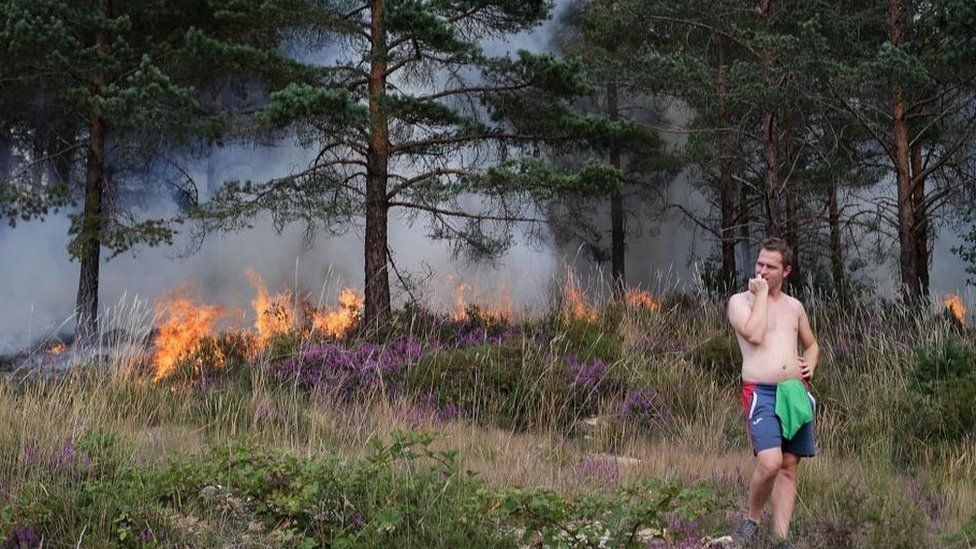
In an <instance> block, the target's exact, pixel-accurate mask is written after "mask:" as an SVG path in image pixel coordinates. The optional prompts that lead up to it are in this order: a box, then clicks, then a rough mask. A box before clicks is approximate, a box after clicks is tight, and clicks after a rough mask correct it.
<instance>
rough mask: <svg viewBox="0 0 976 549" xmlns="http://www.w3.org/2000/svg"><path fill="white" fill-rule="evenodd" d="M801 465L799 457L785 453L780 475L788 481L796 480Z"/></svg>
mask: <svg viewBox="0 0 976 549" xmlns="http://www.w3.org/2000/svg"><path fill="white" fill-rule="evenodd" d="M799 465H800V458H799V456H795V455H793V454H791V453H789V452H783V459H782V461H781V463H780V469H779V475H780V476H781V477H784V478H786V479H787V480H796V470H797V467H798V466H799Z"/></svg>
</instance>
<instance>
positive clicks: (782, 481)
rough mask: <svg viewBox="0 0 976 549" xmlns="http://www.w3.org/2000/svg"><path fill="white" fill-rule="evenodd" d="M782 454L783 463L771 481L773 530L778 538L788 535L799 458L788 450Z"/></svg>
mask: <svg viewBox="0 0 976 549" xmlns="http://www.w3.org/2000/svg"><path fill="white" fill-rule="evenodd" d="M782 455H783V460H782V462H783V464H782V467H780V470H779V474H777V475H776V481H775V482H774V483H773V492H772V501H773V532H774V533H775V534H776V537H778V538H779V539H786V538H787V537H789V535H790V518H791V517H792V516H793V503H794V502H795V501H796V470H797V466H798V465H799V464H800V458H799V457H798V456H796V455H794V454H791V453H789V452H783V454H782Z"/></svg>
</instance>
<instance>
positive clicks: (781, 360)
mask: <svg viewBox="0 0 976 549" xmlns="http://www.w3.org/2000/svg"><path fill="white" fill-rule="evenodd" d="M735 298H736V299H745V300H746V303H747V304H748V307H749V309H750V310H751V309H752V306H753V303H755V301H756V296H755V295H753V294H752V293H751V292H748V291H747V292H742V293H741V294H737V295H736V296H735ZM766 306H767V309H766V331H765V333H764V334H763V339H762V343H761V344H759V345H754V344H752V343H749V342H748V341H747V340H746V339H745V338H744V337H742V335H741V334H739V333H738V332H736V338H738V340H739V348H740V349H742V380H743V381H754V382H758V383H779V382H781V381H786V380H788V379H800V377H801V374H800V365H799V362H798V360H797V357H798V354H797V343H798V331H799V324H800V315H801V312H802V310H803V309H802V306H801V305H800V302H799V301H798V300H797V299H795V298H793V297H790V296H788V295H786V294H783V293H780V294H779V296H777V297H776V298H775V299H773V298H772V297H769V298H767V300H766Z"/></svg>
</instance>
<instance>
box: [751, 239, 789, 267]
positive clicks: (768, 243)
mask: <svg viewBox="0 0 976 549" xmlns="http://www.w3.org/2000/svg"><path fill="white" fill-rule="evenodd" d="M759 249H761V250H769V251H771V252H779V255H781V256H783V268H784V269H785V268H787V267H792V266H793V248H790V245H789V244H787V243H786V241H785V240H783V239H782V238H779V237H775V236H772V237H769V238H767V239H765V240H763V241H762V243H761V244H760V245H759Z"/></svg>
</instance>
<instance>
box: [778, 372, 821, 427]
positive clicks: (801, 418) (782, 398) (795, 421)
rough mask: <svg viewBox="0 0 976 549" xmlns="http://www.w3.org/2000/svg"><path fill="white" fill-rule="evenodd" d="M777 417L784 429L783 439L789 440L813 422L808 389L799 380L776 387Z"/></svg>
mask: <svg viewBox="0 0 976 549" xmlns="http://www.w3.org/2000/svg"><path fill="white" fill-rule="evenodd" d="M776 417H778V418H779V423H780V425H781V426H782V429H783V438H785V439H787V440H789V439H791V438H793V436H794V435H796V432H797V431H799V430H800V427H803V426H804V425H806V424H807V423H810V422H811V421H813V406H812V405H811V404H810V397H809V395H807V388H806V386H805V385H804V384H803V382H802V381H800V380H799V379H791V380H789V381H784V382H782V383H778V384H777V385H776Z"/></svg>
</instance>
